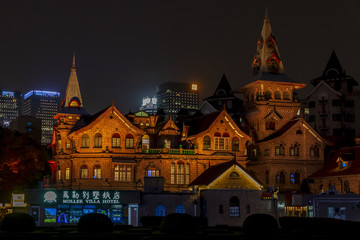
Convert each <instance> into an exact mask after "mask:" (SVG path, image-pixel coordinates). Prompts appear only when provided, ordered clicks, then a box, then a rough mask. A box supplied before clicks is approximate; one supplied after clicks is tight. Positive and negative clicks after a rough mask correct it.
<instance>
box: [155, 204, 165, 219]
mask: <svg viewBox="0 0 360 240" xmlns="http://www.w3.org/2000/svg"><path fill="white" fill-rule="evenodd" d="M155 215H156V216H158V217H164V216H165V207H164V205H157V206H156V213H155Z"/></svg>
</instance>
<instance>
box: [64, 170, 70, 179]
mask: <svg viewBox="0 0 360 240" xmlns="http://www.w3.org/2000/svg"><path fill="white" fill-rule="evenodd" d="M65 179H66V180H69V179H70V168H66V169H65Z"/></svg>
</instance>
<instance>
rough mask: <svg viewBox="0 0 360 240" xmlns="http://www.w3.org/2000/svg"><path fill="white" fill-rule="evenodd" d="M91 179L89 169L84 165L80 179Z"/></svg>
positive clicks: (81, 168)
mask: <svg viewBox="0 0 360 240" xmlns="http://www.w3.org/2000/svg"><path fill="white" fill-rule="evenodd" d="M88 177H89V169H88V167H87V166H86V165H82V166H81V167H80V178H88Z"/></svg>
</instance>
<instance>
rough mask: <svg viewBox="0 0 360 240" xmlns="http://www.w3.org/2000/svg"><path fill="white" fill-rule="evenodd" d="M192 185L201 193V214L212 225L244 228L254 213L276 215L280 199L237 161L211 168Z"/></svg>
mask: <svg viewBox="0 0 360 240" xmlns="http://www.w3.org/2000/svg"><path fill="white" fill-rule="evenodd" d="M190 186H192V187H193V188H194V189H195V190H196V191H198V192H199V194H200V209H201V211H200V214H201V216H202V217H206V218H207V219H208V224H209V226H215V225H229V226H241V225H242V224H243V222H244V221H245V219H246V218H247V217H248V216H249V215H251V214H254V213H266V214H270V215H273V216H275V217H276V216H277V211H276V209H277V207H276V201H277V200H276V199H274V198H273V195H272V194H271V193H268V192H267V191H266V190H265V189H263V184H262V183H261V182H260V181H259V180H257V179H256V178H255V177H253V176H252V175H251V174H250V173H249V172H248V171H246V169H245V168H244V167H242V166H241V165H240V164H239V163H237V162H236V161H230V162H226V163H222V164H217V165H214V166H211V167H209V168H208V169H207V170H206V171H205V172H204V173H202V174H201V175H200V176H199V177H198V178H196V179H195V180H194V181H193V182H192V183H191V184H190Z"/></svg>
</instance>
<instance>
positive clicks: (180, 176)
mask: <svg viewBox="0 0 360 240" xmlns="http://www.w3.org/2000/svg"><path fill="white" fill-rule="evenodd" d="M184 173H185V164H184V163H183V162H182V161H179V162H178V163H177V168H176V182H177V184H185V178H184Z"/></svg>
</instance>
